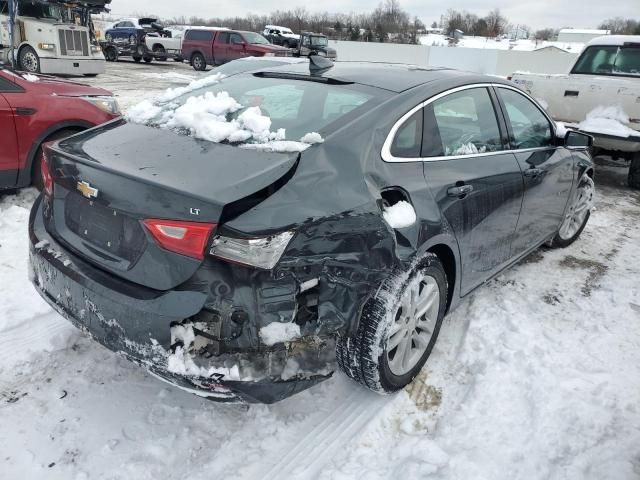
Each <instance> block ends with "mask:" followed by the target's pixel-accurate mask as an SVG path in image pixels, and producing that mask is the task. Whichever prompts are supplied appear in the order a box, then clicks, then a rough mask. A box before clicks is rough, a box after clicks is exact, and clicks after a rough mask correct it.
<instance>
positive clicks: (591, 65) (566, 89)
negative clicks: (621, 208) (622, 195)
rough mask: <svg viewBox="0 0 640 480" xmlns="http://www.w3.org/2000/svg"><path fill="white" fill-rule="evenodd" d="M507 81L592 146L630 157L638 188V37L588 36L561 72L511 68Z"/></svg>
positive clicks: (633, 182) (631, 173)
mask: <svg viewBox="0 0 640 480" xmlns="http://www.w3.org/2000/svg"><path fill="white" fill-rule="evenodd" d="M512 80H513V81H514V82H515V83H516V84H517V85H518V86H519V87H521V88H522V89H524V90H525V91H527V92H528V93H529V94H530V95H532V96H533V97H535V98H536V99H538V100H539V101H540V103H542V104H546V105H545V107H546V109H547V111H548V112H549V114H550V115H551V116H552V117H553V118H554V119H555V120H556V121H559V122H565V123H566V124H567V126H568V127H569V128H574V129H577V130H581V131H583V132H585V133H588V134H590V135H592V136H593V137H594V147H596V148H597V149H599V150H602V151H604V152H609V153H611V154H613V155H614V156H616V157H621V158H626V160H628V161H629V162H630V168H629V185H630V186H632V187H634V188H638V189H640V36H632V35H608V36H604V37H598V38H595V39H594V40H591V41H590V42H589V43H587V45H586V46H585V48H584V50H583V51H582V53H581V54H580V56H579V57H578V59H577V60H576V62H575V64H574V66H573V67H572V69H571V72H570V73H568V74H566V75H546V74H536V73H515V74H513V77H512Z"/></svg>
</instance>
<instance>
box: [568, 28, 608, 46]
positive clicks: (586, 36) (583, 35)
mask: <svg viewBox="0 0 640 480" xmlns="http://www.w3.org/2000/svg"><path fill="white" fill-rule="evenodd" d="M603 35H611V30H582V29H578V28H563V29H562V30H560V33H558V42H565V43H570V42H575V43H587V42H589V41H590V40H593V39H594V38H596V37H601V36H603Z"/></svg>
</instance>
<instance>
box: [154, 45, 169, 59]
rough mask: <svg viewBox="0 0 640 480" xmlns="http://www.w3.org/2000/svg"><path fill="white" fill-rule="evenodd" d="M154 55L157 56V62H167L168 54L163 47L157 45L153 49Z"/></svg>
mask: <svg viewBox="0 0 640 480" xmlns="http://www.w3.org/2000/svg"><path fill="white" fill-rule="evenodd" d="M153 53H154V54H155V56H156V60H158V61H159V62H166V61H167V52H166V50H165V49H164V47H163V46H162V45H155V46H154V47H153Z"/></svg>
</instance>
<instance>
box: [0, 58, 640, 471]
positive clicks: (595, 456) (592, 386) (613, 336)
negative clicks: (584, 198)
mask: <svg viewBox="0 0 640 480" xmlns="http://www.w3.org/2000/svg"><path fill="white" fill-rule="evenodd" d="M185 67H186V66H183V65H173V64H171V63H170V64H168V65H167V66H166V67H165V68H158V67H154V66H153V65H152V66H138V65H133V64H126V65H125V64H115V65H111V64H110V65H108V73H107V74H106V75H103V76H100V77H98V78H97V79H95V80H92V83H93V82H95V83H96V84H99V85H104V86H106V87H107V88H110V89H112V90H114V91H115V92H116V93H118V94H119V95H120V100H121V103H122V104H123V105H133V104H135V103H137V102H138V101H140V100H141V99H142V98H141V97H143V96H144V98H151V97H153V96H154V95H156V94H158V93H161V91H163V90H164V88H166V87H167V86H173V87H175V86H178V85H179V84H181V82H182V83H185V80H184V79H182V80H180V81H178V80H179V77H178V76H174V77H172V76H171V74H172V73H178V74H179V75H186V76H189V77H193V78H195V77H196V74H195V72H193V71H192V70H189V69H188V68H185ZM151 73H155V74H158V75H159V76H149V74H151ZM132 78H133V80H132ZM167 84H171V85H167ZM625 172H626V171H625V170H624V169H622V168H620V167H617V166H611V165H599V168H598V175H597V179H596V182H597V187H598V189H599V196H598V200H597V210H596V211H595V212H594V213H593V215H592V218H591V221H590V223H589V225H588V227H587V228H586V230H585V231H584V233H583V236H582V238H581V239H580V240H579V241H578V242H577V243H576V244H574V245H573V246H572V247H570V248H568V249H565V250H545V249H542V250H540V251H538V252H536V253H535V254H533V255H531V256H530V257H529V258H528V259H527V260H526V261H524V262H523V263H522V264H520V265H518V266H516V267H515V268H513V269H511V270H510V271H508V272H506V273H504V274H502V275H500V276H499V277H498V278H496V279H495V280H493V281H491V282H489V283H488V284H487V285H486V286H484V287H482V288H480V289H478V290H477V291H476V292H475V293H473V294H472V295H471V297H470V298H468V299H467V300H466V301H465V302H464V303H463V304H462V305H461V306H460V307H459V308H458V309H457V310H456V311H455V312H453V313H452V314H450V315H449V316H448V317H447V318H446V320H445V324H444V325H443V330H442V333H441V338H440V340H439V343H438V345H437V348H436V350H435V351H434V354H433V356H432V358H431V360H430V362H429V363H428V365H427V366H426V367H425V369H424V371H423V372H422V373H421V375H420V376H419V378H418V379H417V381H416V382H415V385H414V386H413V387H412V388H410V389H408V390H407V391H404V392H401V393H400V394H399V395H395V396H387V397H384V396H378V395H376V394H373V393H370V392H368V391H366V390H364V389H362V388H360V387H358V386H357V385H355V384H354V383H352V382H350V381H349V380H348V379H346V378H345V377H344V376H343V375H341V374H336V375H335V376H334V378H333V379H331V380H330V381H328V382H325V383H324V384H321V385H318V386H316V387H314V388H312V389H311V390H308V391H306V392H303V393H302V394H300V395H298V396H295V397H293V398H290V399H287V400H285V401H284V402H281V403H279V404H276V405H273V406H259V405H258V406H251V407H243V406H224V405H219V404H215V403H211V402H208V401H207V400H204V399H201V398H198V397H196V396H193V395H189V394H187V393H185V392H182V391H180V390H178V389H175V388H172V387H170V386H168V385H166V384H164V383H162V382H160V381H158V380H156V379H155V378H153V377H151V376H149V375H148V374H146V373H145V372H144V371H143V370H141V369H140V368H138V367H136V366H134V365H132V364H130V363H129V362H127V361H126V360H124V359H122V358H120V357H118V356H116V355H115V354H113V353H111V352H109V351H107V350H106V349H104V348H102V347H101V346H99V345H97V344H96V343H94V342H92V341H89V340H88V339H86V338H85V337H83V335H81V334H80V333H79V332H78V331H77V330H76V329H74V328H73V327H72V326H71V325H70V324H68V323H67V322H66V321H65V320H63V319H62V318H60V317H59V316H58V315H57V314H55V313H54V312H53V311H52V310H51V309H50V308H49V307H48V306H47V305H46V304H45V303H44V302H43V301H41V300H40V298H39V297H38V296H37V294H36V293H35V291H34V290H33V289H32V288H31V286H30V284H29V282H28V280H27V221H28V215H29V207H30V205H31V204H32V202H33V200H34V198H35V195H36V193H35V192H34V191H33V190H32V189H26V190H23V191H21V192H19V193H18V194H17V195H5V196H1V197H0V426H1V428H0V449H1V452H0V478H3V479H4V478H6V479H23V478H26V479H31V478H47V479H61V480H62V479H64V480H68V479H73V480H81V479H82V480H83V479H132V478H135V479H141V480H144V479H165V478H166V479H178V478H189V479H194V480H199V479H212V478H222V477H224V478H227V479H280V478H281V479H321V480H330V479H331V480H333V479H336V480H343V479H344V480H346V479H353V478H363V479H367V480H369V479H374V480H375V479H392V478H393V479H395V478H402V479H470V478H473V479H491V480H494V479H508V480H512V479H527V480H529V479H547V478H552V479H576V480H578V479H579V480H582V479H614V478H615V479H633V478H639V477H640V282H639V278H640V194H639V193H638V192H633V191H631V190H629V189H628V188H627V187H625V186H624V183H625V176H626V173H625Z"/></svg>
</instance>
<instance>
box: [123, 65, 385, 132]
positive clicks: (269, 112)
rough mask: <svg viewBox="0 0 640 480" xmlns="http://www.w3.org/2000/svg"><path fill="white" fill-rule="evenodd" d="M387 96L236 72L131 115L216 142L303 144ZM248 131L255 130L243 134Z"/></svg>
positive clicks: (356, 88) (371, 90)
mask: <svg viewBox="0 0 640 480" xmlns="http://www.w3.org/2000/svg"><path fill="white" fill-rule="evenodd" d="M246 63H249V62H246ZM210 78H211V79H215V77H214V76H212V77H210ZM212 83H213V84H212ZM187 88H189V87H187ZM388 95H389V93H388V92H386V91H384V90H379V89H374V88H372V87H366V86H361V85H332V84H326V83H320V82H315V81H306V80H299V79H291V78H263V77H257V76H254V75H252V74H239V75H235V76H233V77H229V78H226V79H225V78H222V79H221V80H220V81H219V82H215V83H214V82H209V85H207V86H204V87H202V88H195V89H190V90H189V91H188V92H187V93H184V94H182V95H180V96H177V97H175V98H171V97H166V96H165V97H164V98H162V97H161V100H162V101H164V103H156V104H155V105H147V106H146V111H145V109H144V108H139V107H141V106H142V105H143V104H140V105H139V106H136V107H134V108H133V109H132V110H130V112H129V113H130V114H129V119H130V120H131V121H133V122H136V123H145V124H147V125H151V126H156V127H160V128H170V129H172V130H174V131H177V132H178V133H183V134H188V135H192V136H194V137H196V138H201V139H204V140H209V141H214V142H220V143H231V144H236V143H238V144H239V143H267V142H269V141H282V140H285V141H293V142H300V141H303V142H304V141H305V140H302V139H303V138H305V137H307V136H308V134H310V133H314V132H320V133H322V134H327V133H329V132H330V131H331V130H332V127H334V124H336V123H337V122H338V121H339V120H342V119H343V117H346V116H350V117H351V116H358V115H359V114H362V113H364V112H365V111H367V110H368V109H370V108H372V106H373V105H374V104H378V103H380V102H381V101H383V100H384V99H385V98H387V97H388ZM143 103H144V102H143ZM242 131H244V133H242ZM247 131H249V132H255V133H254V134H253V135H252V136H250V137H249V138H246V137H247ZM260 132H262V133H260ZM311 143H316V142H311Z"/></svg>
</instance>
